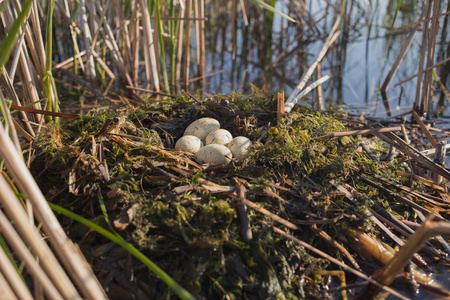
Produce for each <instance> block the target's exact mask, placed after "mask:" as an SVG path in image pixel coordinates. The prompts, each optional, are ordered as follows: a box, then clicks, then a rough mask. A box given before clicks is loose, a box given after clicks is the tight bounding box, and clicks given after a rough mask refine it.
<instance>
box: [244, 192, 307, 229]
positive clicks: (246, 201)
mask: <svg viewBox="0 0 450 300" xmlns="http://www.w3.org/2000/svg"><path fill="white" fill-rule="evenodd" d="M244 203H245V204H246V205H248V206H250V207H251V208H253V209H256V210H257V211H259V212H260V213H262V214H263V215H266V216H268V217H270V218H272V219H273V220H275V221H277V222H278V223H280V224H283V225H284V226H286V227H288V228H290V229H293V230H299V229H300V228H299V227H298V226H297V225H295V224H293V223H291V222H289V221H287V220H285V219H283V218H281V217H279V216H277V215H276V214H273V213H271V212H270V211H268V210H267V209H265V208H262V207H261V206H259V205H258V204H256V203H254V202H252V201H250V200H247V199H244Z"/></svg>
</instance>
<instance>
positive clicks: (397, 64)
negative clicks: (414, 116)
mask: <svg viewBox="0 0 450 300" xmlns="http://www.w3.org/2000/svg"><path fill="white" fill-rule="evenodd" d="M424 17H425V10H423V11H422V13H421V14H420V17H419V21H418V22H417V23H416V25H415V26H414V27H413V28H412V30H411V33H410V34H409V36H408V37H407V38H406V41H405V43H404V44H403V46H402V48H401V49H400V53H399V55H398V56H397V58H396V59H395V62H394V64H393V65H392V68H391V70H389V73H388V75H387V76H386V79H385V80H384V82H383V84H382V86H381V88H380V92H381V95H382V97H383V100H384V99H387V95H386V92H387V89H388V88H389V85H390V84H391V81H392V79H393V78H394V75H395V74H396V73H397V71H398V68H399V67H400V63H401V62H402V61H403V59H404V58H405V55H406V53H407V52H408V49H409V47H410V46H411V44H412V42H413V40H414V37H415V36H416V33H417V31H419V27H420V25H421V21H422V20H423V19H424Z"/></svg>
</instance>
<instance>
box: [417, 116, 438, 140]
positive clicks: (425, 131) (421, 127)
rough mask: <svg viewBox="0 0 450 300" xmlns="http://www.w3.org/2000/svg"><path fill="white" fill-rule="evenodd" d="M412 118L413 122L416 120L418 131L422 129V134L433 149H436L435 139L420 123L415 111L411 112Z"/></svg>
mask: <svg viewBox="0 0 450 300" xmlns="http://www.w3.org/2000/svg"><path fill="white" fill-rule="evenodd" d="M412 116H413V118H414V120H416V122H417V124H419V126H420V129H422V132H423V133H424V134H425V136H426V137H427V139H428V141H430V143H431V145H433V147H434V148H436V147H437V145H438V143H437V142H436V140H435V138H434V137H433V135H432V134H431V133H430V131H429V130H428V128H427V126H426V125H425V124H424V123H423V122H422V120H421V119H420V117H419V115H418V114H417V113H416V112H415V111H413V112H412Z"/></svg>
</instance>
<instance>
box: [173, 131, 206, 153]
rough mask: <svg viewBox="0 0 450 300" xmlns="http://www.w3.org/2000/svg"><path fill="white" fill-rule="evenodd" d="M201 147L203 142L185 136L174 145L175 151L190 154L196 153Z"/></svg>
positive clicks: (192, 136) (194, 137) (191, 136)
mask: <svg viewBox="0 0 450 300" xmlns="http://www.w3.org/2000/svg"><path fill="white" fill-rule="evenodd" d="M201 147H203V142H202V141H201V140H200V139H199V138H198V137H196V136H194V135H185V136H183V137H181V138H180V139H179V140H178V141H177V142H176V144H175V150H183V151H186V152H190V153H193V154H195V153H197V151H198V150H200V148H201Z"/></svg>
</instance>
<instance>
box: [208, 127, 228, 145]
mask: <svg viewBox="0 0 450 300" xmlns="http://www.w3.org/2000/svg"><path fill="white" fill-rule="evenodd" d="M232 139H233V136H232V135H231V133H230V132H229V131H228V130H225V129H216V130H214V131H211V132H210V133H209V134H208V135H207V136H206V139H205V144H206V145H209V144H219V145H224V146H226V145H227V144H228V143H229V142H231V140H232Z"/></svg>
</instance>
